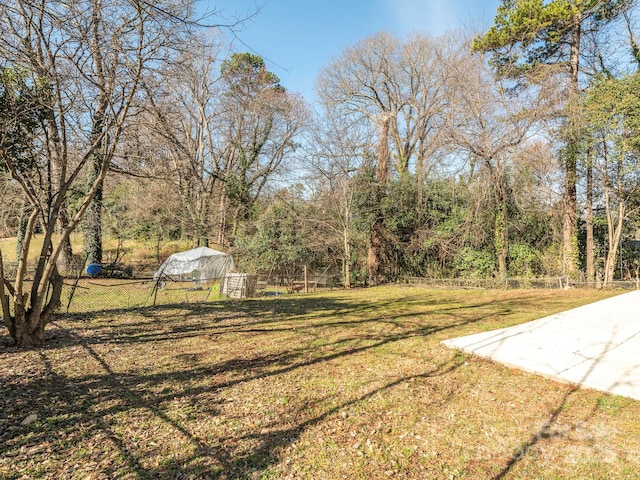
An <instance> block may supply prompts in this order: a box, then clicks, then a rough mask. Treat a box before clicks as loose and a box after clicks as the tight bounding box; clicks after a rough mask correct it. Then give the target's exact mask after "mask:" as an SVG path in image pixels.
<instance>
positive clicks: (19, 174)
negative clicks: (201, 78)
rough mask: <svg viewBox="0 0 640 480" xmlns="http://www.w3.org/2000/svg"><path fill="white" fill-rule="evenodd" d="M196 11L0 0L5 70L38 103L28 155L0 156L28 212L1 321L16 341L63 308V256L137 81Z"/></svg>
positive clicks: (179, 4)
mask: <svg viewBox="0 0 640 480" xmlns="http://www.w3.org/2000/svg"><path fill="white" fill-rule="evenodd" d="M191 11H192V4H191V2H190V1H188V0H186V1H167V2H161V3H158V2H155V3H154V4H150V3H149V2H146V1H137V0H134V1H131V2H127V3H122V2H116V1H111V0H86V1H78V2H72V3H64V2H53V1H38V2H36V1H32V0H17V1H15V0H12V1H3V2H1V3H0V15H2V18H3V19H4V20H3V22H4V26H5V31H4V32H3V33H4V35H3V36H2V38H0V53H1V54H2V57H3V58H4V61H5V62H6V65H7V66H9V67H11V68H15V69H18V70H22V71H24V72H26V74H25V76H24V82H23V83H24V84H25V85H26V86H28V87H31V88H33V89H34V90H33V91H34V92H35V93H36V94H37V99H38V112H37V116H36V119H37V122H38V126H37V128H34V129H33V139H32V141H31V142H30V144H29V147H30V149H31V155H30V156H29V161H23V159H22V158H17V157H15V156H12V155H8V154H7V152H6V150H3V151H1V152H0V153H1V154H2V155H1V160H2V162H3V163H4V164H5V166H6V167H7V168H8V170H9V171H10V172H11V174H12V176H13V178H14V179H15V180H16V181H17V182H18V183H19V184H20V185H21V187H22V189H23V191H24V193H25V196H26V197H27V198H28V201H29V205H30V209H31V211H30V216H29V221H28V223H27V229H26V235H25V240H24V247H23V251H22V255H21V257H20V258H19V259H18V271H17V275H16V278H15V281H14V282H13V285H12V284H11V283H10V282H9V280H8V279H7V278H6V276H5V275H4V272H3V271H0V278H1V279H2V285H1V289H0V299H1V301H2V302H1V303H2V311H3V317H4V322H5V325H6V326H7V328H8V330H9V333H10V334H11V336H12V337H13V339H14V340H15V342H16V343H17V344H18V345H34V344H40V343H42V342H43V341H44V329H45V326H46V325H47V324H48V323H49V321H50V319H51V316H52V314H53V312H54V311H55V309H56V308H57V307H58V306H59V304H60V295H61V291H62V278H61V277H60V274H59V273H58V267H57V261H58V259H59V258H60V256H61V253H62V251H63V248H64V245H65V244H66V243H67V240H68V238H69V235H70V233H71V232H72V231H73V230H74V229H75V228H76V226H77V225H78V224H79V222H80V221H81V219H82V217H83V216H84V214H85V213H86V211H87V209H88V207H89V205H90V203H91V201H92V199H93V198H94V197H95V195H96V194H97V192H98V191H99V189H100V187H101V185H102V182H103V180H104V178H105V176H106V174H107V172H108V170H109V165H110V163H111V160H112V158H113V156H114V155H115V153H116V149H117V146H118V142H119V140H120V138H121V136H122V132H123V128H124V126H125V124H126V121H127V119H128V118H129V117H130V115H131V114H132V106H133V105H134V100H135V98H136V95H137V94H138V92H139V87H140V81H141V78H142V77H143V76H144V75H145V72H146V71H147V70H148V69H149V68H150V67H151V66H157V65H158V63H159V62H161V61H162V60H163V59H167V58H169V56H171V53H170V52H171V49H170V47H171V45H175V42H176V41H178V40H181V39H183V38H184V37H183V36H184V35H185V34H187V33H188V30H189V28H188V25H190V24H189V23H186V22H185V21H184V20H185V19H187V18H188V17H187V16H188V15H190V13H191ZM95 158H99V159H100V160H99V161H98V162H97V163H99V168H98V170H97V174H96V175H95V179H94V180H93V183H92V184H91V185H90V186H89V188H88V189H84V188H80V185H79V184H80V183H81V182H82V180H84V179H82V178H81V172H82V171H83V169H84V167H85V166H86V165H87V164H88V163H89V162H91V161H92V159H95ZM97 163H96V165H97ZM72 191H85V192H86V193H85V194H84V195H83V197H82V198H81V200H80V202H79V206H78V208H77V210H76V211H75V212H74V213H73V215H72V216H70V218H69V219H68V222H65V223H64V224H65V226H64V228H63V230H61V231H60V233H59V236H58V239H57V243H56V242H55V239H54V231H55V226H56V224H57V223H58V222H59V221H60V219H63V218H64V217H65V215H66V209H65V204H66V201H67V199H68V197H69V195H70V193H71V192H72ZM37 222H39V223H40V224H41V225H42V228H43V230H44V239H43V246H42V249H41V251H40V253H39V255H38V261H37V264H36V268H35V272H34V274H33V279H32V282H31V284H30V285H28V284H27V282H26V269H27V258H28V255H29V252H30V247H31V243H30V242H31V239H32V237H33V233H34V230H35V226H36V223H37ZM0 265H1V262H0ZM9 295H10V296H11V297H13V308H10V299H9Z"/></svg>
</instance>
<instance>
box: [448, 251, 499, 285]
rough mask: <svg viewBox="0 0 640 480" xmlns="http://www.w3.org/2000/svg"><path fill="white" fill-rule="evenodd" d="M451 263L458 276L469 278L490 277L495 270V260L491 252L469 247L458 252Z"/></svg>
mask: <svg viewBox="0 0 640 480" xmlns="http://www.w3.org/2000/svg"><path fill="white" fill-rule="evenodd" d="M453 263H454V267H455V269H456V272H457V274H458V275H459V276H464V277H469V278H486V277H490V276H491V275H492V274H493V273H494V272H495V270H496V262H495V258H494V257H493V254H492V253H491V252H489V251H487V250H475V249H473V248H471V247H464V248H463V249H462V250H460V252H459V253H458V254H457V255H456V256H455V258H454V261H453Z"/></svg>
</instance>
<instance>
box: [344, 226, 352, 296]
mask: <svg viewBox="0 0 640 480" xmlns="http://www.w3.org/2000/svg"><path fill="white" fill-rule="evenodd" d="M342 241H343V247H344V251H343V254H342V278H343V283H344V288H351V243H350V242H349V228H348V227H347V226H345V227H344V229H343V231H342Z"/></svg>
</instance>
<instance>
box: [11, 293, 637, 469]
mask: <svg viewBox="0 0 640 480" xmlns="http://www.w3.org/2000/svg"><path fill="white" fill-rule="evenodd" d="M607 295H611V293H607V292H595V291H590V292H585V291H578V290H571V291H533V290H531V291H482V290H478V291H469V290H465V291H461V290H458V291H443V290H440V291H438V290H427V289H420V288H400V287H384V288H375V289H366V290H355V291H350V292H330V293H322V294H314V295H292V296H287V297H276V298H265V299H258V300H247V301H238V302H232V301H226V302H216V303H211V304H202V305H191V306H188V305H185V306H173V307H162V308H144V309H139V310H135V311H130V312H127V313H120V312H113V313H101V314H99V315H98V314H96V315H74V316H67V317H61V318H60V319H58V320H57V321H56V323H55V325H53V326H52V327H51V328H50V330H49V336H50V337H51V338H50V341H49V343H48V345H47V347H45V348H42V349H33V350H27V351H19V350H15V349H14V348H13V347H10V346H8V339H7V338H6V337H0V378H1V379H2V397H1V400H0V402H1V404H0V408H1V411H2V415H1V418H0V477H2V478H7V479H18V478H61V479H62V478H64V479H73V478H78V479H88V478H96V479H97V478H105V479H111V478H172V479H173V478H193V479H199V478H256V479H275V478H309V479H312V478H313V479H335V478H349V479H352V478H362V479H376V478H413V479H427V478H437V479H457V478H466V479H488V478H493V479H500V478H510V479H515V478H535V479H555V478H558V479H571V478H575V479H585V478H592V479H596V478H597V479H599V478H602V479H605V478H606V479H609V478H638V474H637V473H636V472H638V471H640V459H639V453H640V428H639V423H638V418H640V402H636V401H633V400H629V399H625V398H622V397H617V396H612V395H607V394H604V393H601V392H596V391H592V390H582V389H577V388H575V387H573V386H571V385H565V384H561V383H557V382H553V381H550V380H546V379H544V378H541V377H538V376H535V375H531V374H528V373H523V372H521V371H518V370H515V369H511V368H507V367H504V366H501V365H498V364H495V363H492V362H489V361H486V360H482V359H479V358H475V357H471V356H468V355H465V354H462V353H459V352H456V351H454V350H451V349H448V348H446V347H444V346H443V345H442V344H441V343H440V342H441V341H442V340H444V339H446V338H451V337H456V336H460V335H464V334H468V333H472V332H477V331H481V330H488V329H493V328H496V327H504V326H508V325H513V324H516V323H520V322H523V321H527V320H530V319H533V318H537V317H540V316H543V315H545V314H551V313H553V312H557V311H560V310H564V309H567V308H571V307H573V306H577V305H580V304H584V303H587V302H588V301H590V300H597V299H600V298H603V297H605V296H607ZM31 414H35V415H37V419H36V420H35V421H33V422H32V423H29V424H27V425H21V422H23V420H24V419H26V418H27V417H28V416H29V415H31Z"/></svg>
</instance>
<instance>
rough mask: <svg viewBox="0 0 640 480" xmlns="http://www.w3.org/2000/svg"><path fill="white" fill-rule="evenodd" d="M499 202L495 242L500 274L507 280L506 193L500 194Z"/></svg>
mask: <svg viewBox="0 0 640 480" xmlns="http://www.w3.org/2000/svg"><path fill="white" fill-rule="evenodd" d="M500 197H502V198H499V204H498V206H497V208H496V214H495V230H494V235H495V239H494V243H495V248H496V256H497V258H498V275H499V276H500V279H501V280H505V279H506V278H507V275H508V264H507V261H508V257H509V235H508V229H507V201H506V198H504V195H500Z"/></svg>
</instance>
